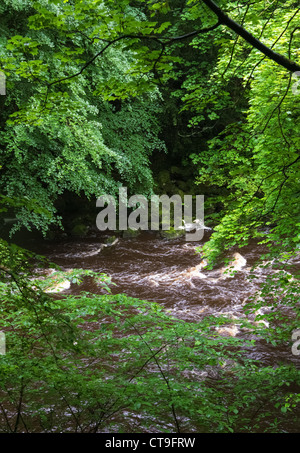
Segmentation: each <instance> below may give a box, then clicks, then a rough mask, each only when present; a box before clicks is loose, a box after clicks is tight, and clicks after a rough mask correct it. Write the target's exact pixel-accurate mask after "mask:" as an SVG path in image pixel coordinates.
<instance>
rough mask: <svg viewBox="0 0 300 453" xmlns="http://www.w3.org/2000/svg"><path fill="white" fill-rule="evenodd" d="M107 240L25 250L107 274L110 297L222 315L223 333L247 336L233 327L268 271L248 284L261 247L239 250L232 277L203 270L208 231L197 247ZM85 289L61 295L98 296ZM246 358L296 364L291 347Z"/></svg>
mask: <svg viewBox="0 0 300 453" xmlns="http://www.w3.org/2000/svg"><path fill="white" fill-rule="evenodd" d="M108 238H109V235H106V234H104V233H93V234H91V235H90V236H89V237H86V238H81V239H74V238H72V239H60V240H56V241H32V242H31V243H29V244H26V245H27V247H28V248H30V249H31V250H33V251H36V252H38V253H39V254H42V255H44V256H46V257H47V258H48V259H49V260H50V261H52V262H54V263H56V264H58V265H59V266H60V267H61V268H62V270H69V269H74V268H81V269H92V270H93V271H98V272H103V273H106V274H108V275H109V276H111V279H112V281H113V282H114V284H115V285H116V286H112V293H113V294H117V293H126V294H127V295H129V296H131V297H136V298H139V299H142V300H148V301H153V302H156V303H159V304H161V305H162V306H163V307H164V308H166V309H168V310H169V311H170V313H171V314H172V315H174V316H175V317H178V318H180V319H184V320H187V321H200V320H201V319H202V318H203V317H204V316H207V315H214V316H220V315H226V316H229V317H231V318H232V319H235V320H236V325H235V326H233V327H231V328H227V330H226V329H225V330H223V332H221V333H222V334H225V335H230V336H237V337H242V336H244V335H248V333H247V332H245V331H244V330H243V329H239V328H238V320H239V319H244V318H245V313H244V306H245V303H246V301H247V299H248V298H249V297H250V296H253V295H254V294H255V293H256V292H257V291H258V290H259V285H260V284H261V283H263V282H264V280H265V277H266V274H267V273H269V272H271V270H268V269H267V270H266V269H256V270H255V271H254V274H255V277H256V278H255V279H249V275H250V273H252V274H253V272H251V268H252V266H253V265H254V264H255V263H256V262H257V261H258V260H259V259H260V257H261V255H262V254H263V253H265V251H266V250H265V249H263V248H262V246H259V245H257V244H255V243H253V244H251V245H248V246H247V247H244V248H243V249H241V250H239V251H238V254H237V255H236V259H235V262H234V266H235V268H236V273H235V275H234V277H231V276H230V275H228V274H226V273H224V268H218V269H214V270H205V269H202V266H201V261H202V258H201V254H199V253H196V248H197V247H201V246H203V242H204V241H206V240H207V239H208V238H209V233H207V232H205V236H204V238H203V241H201V242H187V241H186V240H185V237H184V236H183V237H180V238H177V239H172V240H167V239H163V238H161V237H160V236H159V235H156V234H154V233H151V232H143V233H141V234H140V235H139V236H138V237H135V238H122V237H120V238H118V240H117V241H115V242H116V243H115V244H114V245H112V246H106V247H102V244H103V243H105V242H106V240H107V239H108ZM231 255H234V253H233V252H232V253H231ZM292 264H293V266H294V269H300V256H299V255H298V256H297V257H296V258H294V259H293V262H292ZM90 284H91V283H89V282H88V281H86V282H84V283H82V284H81V285H80V288H78V286H77V285H71V287H70V288H68V289H66V290H65V291H64V293H65V294H66V293H76V292H78V291H79V290H80V291H91V292H94V293H95V292H97V288H95V287H94V286H93V287H90V286H89V285H90ZM98 291H100V290H99V289H98ZM252 321H253V319H252ZM270 327H271V326H270ZM299 327H300V326H299ZM251 354H252V357H251V358H255V359H257V360H259V361H261V363H262V364H265V365H272V366H274V365H276V364H277V363H279V362H285V363H291V362H293V363H295V364H296V365H298V362H299V360H300V359H298V357H296V356H293V354H292V352H291V347H290V346H286V347H281V348H278V347H276V348H275V347H274V346H272V345H271V344H268V343H266V342H265V341H257V343H256V346H255V347H254V348H253V350H252V353H251Z"/></svg>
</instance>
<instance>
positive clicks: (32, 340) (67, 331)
mask: <svg viewBox="0 0 300 453" xmlns="http://www.w3.org/2000/svg"><path fill="white" fill-rule="evenodd" d="M1 274H2V282H1V286H0V290H1V302H2V304H1V324H0V328H1V330H2V331H4V332H5V333H6V342H7V352H6V355H4V356H1V359H0V368H1V373H0V376H1V377H0V401H1V403H0V404H1V409H2V411H1V417H0V421H1V428H0V429H1V432H40V431H42V432H62V431H63V432H67V431H69V432H103V430H105V431H107V430H108V431H112V432H116V431H117V432H120V431H121V432H123V431H124V426H129V428H128V429H129V430H131V429H133V428H131V427H130V420H128V415H126V414H130V415H129V417H136V416H137V415H139V417H140V422H139V425H138V430H139V432H143V431H145V430H149V429H158V430H160V432H164V431H166V432H170V431H171V432H191V431H192V432H194V431H197V432H199V431H201V432H241V431H250V432H255V431H268V430H271V431H272V430H273V429H274V427H273V426H272V425H271V426H270V424H269V423H268V414H269V411H271V413H272V416H273V417H274V415H275V414H276V417H277V420H278V426H277V427H276V429H279V430H280V429H282V427H283V426H284V424H283V425H282V423H283V420H284V419H283V415H284V413H285V412H286V411H287V410H289V411H291V412H294V411H295V407H296V403H297V395H296V394H294V393H292V392H290V393H287V392H286V390H285V387H286V386H287V385H288V384H289V383H293V384H295V383H296V382H298V381H299V376H298V371H297V370H296V369H293V368H291V367H290V366H288V367H279V368H277V369H274V368H270V367H263V366H261V365H260V364H259V363H255V361H253V360H252V359H250V358H248V357H247V353H246V351H247V350H249V351H251V347H253V340H250V341H247V340H240V339H237V338H232V337H224V336H220V335H218V334H216V331H215V328H216V327H218V326H222V325H224V324H226V323H228V322H230V320H229V319H226V317H219V318H216V317H214V318H211V317H207V318H204V319H203V321H201V322H199V323H188V322H184V321H180V320H178V319H175V318H172V317H171V316H170V314H169V313H168V312H165V311H164V310H163V309H162V307H160V306H158V305H157V304H155V303H149V302H146V301H141V300H137V299H133V298H130V297H127V296H126V295H123V294H119V295H111V294H109V293H108V294H107V295H102V296H101V295H92V294H88V293H81V294H80V295H78V296H75V295H68V296H64V297H61V298H59V299H58V298H57V297H55V298H52V297H50V296H49V295H47V294H45V293H44V292H43V291H42V288H43V286H44V284H45V281H42V280H40V279H39V278H33V279H32V278H31V279H30V280H26V279H24V278H23V277H22V276H16V275H15V274H14V273H13V272H12V271H11V270H9V269H6V270H3V269H2V270H1ZM78 276H81V277H80V278H82V277H83V278H96V280H97V281H98V282H99V279H100V282H102V283H101V285H102V284H104V289H106V290H108V291H109V286H108V285H109V284H110V283H109V280H108V281H107V278H106V277H105V276H104V275H101V274H100V275H97V273H94V272H92V271H83V270H74V271H73V273H72V275H71V274H69V278H72V280H73V281H74V278H75V279H76V283H78V281H77V277H78ZM32 277H34V274H33V275H32ZM4 282H5V283H4ZM79 283H80V282H79ZM231 322H232V320H231ZM12 327H13V328H12ZM243 351H244V352H243ZM295 398H296V399H295ZM262 401H263V404H262ZM254 414H255V418H254V419H253V415H254ZM125 429H126V428H125Z"/></svg>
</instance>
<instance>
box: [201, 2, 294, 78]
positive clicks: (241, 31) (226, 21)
mask: <svg viewBox="0 0 300 453" xmlns="http://www.w3.org/2000/svg"><path fill="white" fill-rule="evenodd" d="M203 3H205V5H206V6H207V7H208V8H209V9H210V10H211V11H212V12H213V13H215V14H216V16H217V17H218V20H219V21H220V22H221V23H222V24H223V25H226V26H227V27H229V28H230V29H231V30H232V31H234V32H235V33H237V34H238V35H239V36H241V37H242V38H243V39H244V40H245V41H247V42H248V43H249V44H251V46H253V47H254V48H255V49H257V50H259V51H260V52H262V53H263V54H264V55H265V56H266V57H268V58H270V59H271V60H273V61H275V62H276V63H277V64H279V65H280V66H283V67H284V68H286V69H287V70H288V71H290V72H296V71H300V65H299V64H297V63H295V62H294V61H292V60H290V59H288V58H286V57H285V56H284V55H281V54H279V53H277V52H274V51H273V50H272V49H271V48H270V47H268V46H266V45H265V44H263V43H262V42H261V41H260V40H259V39H257V38H255V37H254V36H253V35H252V34H251V33H249V32H248V31H247V30H245V28H243V27H242V26H241V25H240V24H238V23H237V22H235V21H234V20H233V19H231V18H230V17H229V16H227V14H225V13H224V11H222V10H221V8H220V7H219V6H218V5H217V4H216V3H215V2H214V1H213V0H203Z"/></svg>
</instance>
